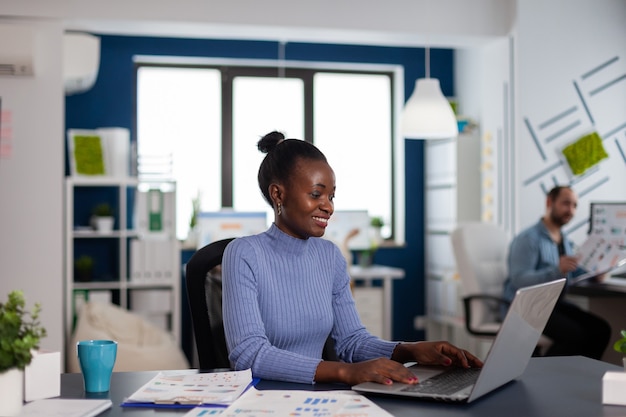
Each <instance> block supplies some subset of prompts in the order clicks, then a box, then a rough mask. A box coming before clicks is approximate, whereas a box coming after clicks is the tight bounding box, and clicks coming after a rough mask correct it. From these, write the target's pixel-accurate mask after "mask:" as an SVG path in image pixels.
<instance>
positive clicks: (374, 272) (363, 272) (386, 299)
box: [350, 265, 404, 340]
mask: <svg viewBox="0 0 626 417" xmlns="http://www.w3.org/2000/svg"><path fill="white" fill-rule="evenodd" d="M350 277H351V278H352V280H353V281H363V282H364V283H365V284H366V286H367V287H372V288H374V286H373V284H374V282H376V281H382V319H383V320H382V332H381V334H376V333H378V332H377V331H373V330H374V329H370V328H368V330H370V331H371V332H372V333H373V334H375V335H376V336H380V337H382V338H383V339H386V340H391V326H392V321H391V318H392V312H391V306H392V300H393V282H392V281H393V280H394V279H402V278H404V270H403V269H402V268H394V267H391V266H384V265H371V266H366V267H363V266H361V265H350ZM358 288H359V287H356V288H355V290H356V291H358ZM355 299H357V296H356V295H355ZM363 307H366V306H363ZM357 308H359V305H358V299H357ZM361 310H362V309H361ZM359 313H360V314H361V315H362V319H363V324H365V327H368V326H367V323H366V322H367V320H365V317H364V316H365V314H364V313H363V312H362V311H359ZM370 313H374V314H375V313H376V312H375V311H370Z"/></svg>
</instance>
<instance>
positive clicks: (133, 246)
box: [130, 239, 175, 284]
mask: <svg viewBox="0 0 626 417" xmlns="http://www.w3.org/2000/svg"><path fill="white" fill-rule="evenodd" d="M171 245H172V242H171V241H169V240H163V239H133V240H131V242H130V280H131V281H133V282H138V283H139V282H140V283H146V284H150V283H152V284H155V283H164V284H165V283H167V284H170V283H172V279H173V277H174V276H175V273H174V259H173V256H172V247H171Z"/></svg>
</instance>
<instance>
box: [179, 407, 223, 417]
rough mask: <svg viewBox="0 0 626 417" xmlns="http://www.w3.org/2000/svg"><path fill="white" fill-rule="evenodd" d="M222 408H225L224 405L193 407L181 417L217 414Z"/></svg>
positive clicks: (206, 416) (204, 416)
mask: <svg viewBox="0 0 626 417" xmlns="http://www.w3.org/2000/svg"><path fill="white" fill-rule="evenodd" d="M224 410H226V409H225V408H224V407H195V408H192V409H191V410H189V411H187V412H186V413H185V414H183V416H182V417H210V416H219V415H220V414H222V413H223V412H224Z"/></svg>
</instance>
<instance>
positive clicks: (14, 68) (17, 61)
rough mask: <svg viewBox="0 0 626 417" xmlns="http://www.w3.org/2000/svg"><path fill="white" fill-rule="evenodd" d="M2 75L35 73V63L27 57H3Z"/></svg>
mask: <svg viewBox="0 0 626 417" xmlns="http://www.w3.org/2000/svg"><path fill="white" fill-rule="evenodd" d="M0 75H33V63H32V62H31V60H30V59H27V58H19V57H2V58H0Z"/></svg>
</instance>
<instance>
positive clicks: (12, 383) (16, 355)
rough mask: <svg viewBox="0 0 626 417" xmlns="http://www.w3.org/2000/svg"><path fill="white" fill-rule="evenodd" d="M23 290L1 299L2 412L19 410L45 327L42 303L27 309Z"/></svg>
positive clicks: (12, 413) (0, 382)
mask: <svg viewBox="0 0 626 417" xmlns="http://www.w3.org/2000/svg"><path fill="white" fill-rule="evenodd" d="M24 306H25V302H24V293H23V292H22V291H21V290H14V291H12V292H10V293H9V296H8V300H7V301H6V302H4V303H0V415H2V416H12V415H17V414H19V412H20V410H21V409H22V404H23V401H24V400H23V398H24V368H25V367H26V366H27V365H28V364H30V362H31V360H32V359H33V351H35V350H37V349H39V341H40V340H41V338H43V337H45V336H46V329H45V328H44V327H42V326H41V325H40V323H39V313H40V311H41V306H40V305H39V303H36V304H35V306H34V307H33V309H32V310H31V311H28V310H26V308H25V307H24Z"/></svg>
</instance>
